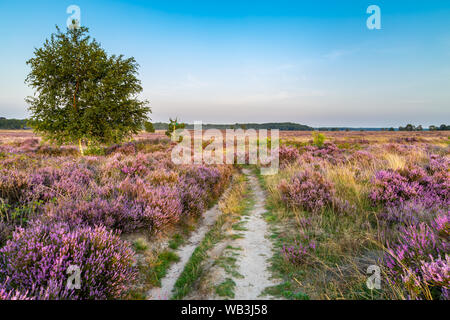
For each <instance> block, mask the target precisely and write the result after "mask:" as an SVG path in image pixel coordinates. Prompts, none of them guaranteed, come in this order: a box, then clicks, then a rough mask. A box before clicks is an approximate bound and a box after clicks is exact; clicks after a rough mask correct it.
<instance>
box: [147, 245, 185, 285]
mask: <svg viewBox="0 0 450 320" xmlns="http://www.w3.org/2000/svg"><path fill="white" fill-rule="evenodd" d="M178 261H180V257H178V255H177V254H176V253H174V252H172V251H168V250H166V251H163V252H161V253H160V254H159V255H158V258H157V260H156V262H155V264H154V267H153V268H151V269H150V272H149V274H148V275H149V279H148V280H149V282H150V283H151V284H152V285H153V286H157V287H161V279H162V278H164V277H165V276H166V273H167V270H168V269H169V267H170V265H171V264H172V263H174V262H178Z"/></svg>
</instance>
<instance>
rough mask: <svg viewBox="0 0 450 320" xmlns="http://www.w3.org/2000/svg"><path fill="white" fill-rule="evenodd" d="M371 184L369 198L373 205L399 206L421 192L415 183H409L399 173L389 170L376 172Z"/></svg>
mask: <svg viewBox="0 0 450 320" xmlns="http://www.w3.org/2000/svg"><path fill="white" fill-rule="evenodd" d="M371 184H372V186H373V187H372V190H371V192H370V194H369V197H370V199H371V200H372V202H373V204H377V203H382V204H388V205H395V204H399V203H401V202H403V201H405V200H410V199H412V198H414V197H416V196H417V195H419V194H420V193H421V192H422V191H423V189H422V187H421V186H420V184H419V183H418V182H417V181H415V182H412V183H410V182H409V181H408V179H407V178H405V177H403V176H402V175H401V174H400V173H398V172H396V171H391V170H390V171H385V170H380V171H378V172H377V173H376V174H375V177H374V178H373V179H372V181H371Z"/></svg>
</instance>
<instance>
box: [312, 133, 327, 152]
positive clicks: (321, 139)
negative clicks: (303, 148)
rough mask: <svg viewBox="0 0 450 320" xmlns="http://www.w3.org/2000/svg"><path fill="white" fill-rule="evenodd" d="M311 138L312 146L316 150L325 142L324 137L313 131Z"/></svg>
mask: <svg viewBox="0 0 450 320" xmlns="http://www.w3.org/2000/svg"><path fill="white" fill-rule="evenodd" d="M312 136H313V144H314V145H315V146H316V147H318V148H321V147H323V144H324V142H325V135H323V134H322V133H320V132H316V131H314V132H313V133H312Z"/></svg>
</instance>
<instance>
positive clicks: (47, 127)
mask: <svg viewBox="0 0 450 320" xmlns="http://www.w3.org/2000/svg"><path fill="white" fill-rule="evenodd" d="M56 29H57V32H56V33H54V34H52V35H51V37H50V39H47V40H46V41H45V43H44V45H43V47H42V48H38V49H35V51H34V57H33V58H31V59H30V60H28V61H27V64H28V65H29V66H30V67H31V72H30V73H29V74H28V76H27V78H26V83H28V84H29V85H30V86H31V87H32V88H34V89H35V94H34V96H32V97H28V98H27V102H28V103H29V105H30V106H29V110H30V112H31V118H30V122H29V123H30V125H31V126H32V127H33V129H34V130H35V131H37V132H38V133H40V134H42V135H43V136H44V138H46V139H47V140H50V141H52V142H55V143H58V144H64V143H74V142H79V144H80V151H81V152H83V150H82V147H81V142H82V141H86V142H88V143H117V142H120V141H122V140H124V139H125V138H127V137H130V136H131V135H133V134H135V133H137V132H139V131H140V130H141V129H142V127H143V125H144V123H145V121H146V120H147V119H148V113H150V108H149V107H147V105H148V102H147V101H141V100H140V99H139V98H138V95H139V93H140V92H141V91H142V86H141V82H140V80H138V78H137V74H138V64H137V63H136V61H135V59H134V58H132V57H131V58H124V56H123V55H118V56H116V55H111V56H108V54H107V53H106V52H105V50H104V49H102V48H101V46H100V44H99V43H98V42H97V41H96V40H95V39H91V38H90V36H89V35H88V32H89V30H88V28H86V27H71V28H67V31H66V32H65V33H63V32H61V30H60V29H59V28H58V27H56Z"/></svg>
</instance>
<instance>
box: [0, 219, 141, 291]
mask: <svg viewBox="0 0 450 320" xmlns="http://www.w3.org/2000/svg"><path fill="white" fill-rule="evenodd" d="M133 262H134V261H133V250H132V249H131V247H130V246H129V244H127V243H126V242H124V241H122V240H121V239H120V238H119V236H118V234H117V233H114V232H112V231H107V230H106V229H105V227H95V228H91V227H83V228H79V229H75V230H71V229H70V228H69V227H68V226H67V225H64V224H55V225H52V226H48V225H44V224H42V223H35V224H34V225H32V226H30V227H29V228H27V229H24V228H17V229H16V231H15V232H14V234H13V239H12V240H10V241H8V243H7V244H6V245H5V246H4V247H3V248H2V249H0V283H1V288H3V289H5V290H6V291H7V292H9V294H10V295H15V294H16V293H15V292H20V293H21V294H23V295H26V296H28V297H30V298H36V299H45V300H47V299H50V300H53V299H117V298H120V297H121V296H122V295H123V294H124V293H125V292H126V291H127V290H128V285H129V284H130V283H131V282H132V281H133V280H134V279H135V278H136V273H135V270H134V268H133V267H132V264H133ZM70 265H76V266H78V267H79V268H80V270H81V289H68V287H67V281H68V274H67V273H66V272H67V270H68V268H69V266H70Z"/></svg>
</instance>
